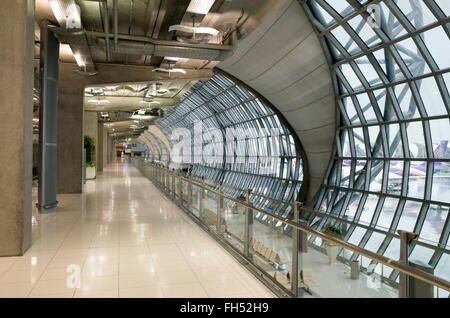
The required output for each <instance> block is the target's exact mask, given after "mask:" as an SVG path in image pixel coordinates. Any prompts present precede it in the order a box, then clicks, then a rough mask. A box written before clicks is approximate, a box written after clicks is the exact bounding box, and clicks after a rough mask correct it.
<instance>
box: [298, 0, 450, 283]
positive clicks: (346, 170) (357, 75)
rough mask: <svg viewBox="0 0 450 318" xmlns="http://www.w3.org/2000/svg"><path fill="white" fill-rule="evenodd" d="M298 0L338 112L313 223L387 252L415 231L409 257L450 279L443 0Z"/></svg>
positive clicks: (391, 275)
mask: <svg viewBox="0 0 450 318" xmlns="http://www.w3.org/2000/svg"><path fill="white" fill-rule="evenodd" d="M301 3H302V4H303V7H304V9H305V11H306V13H307V14H308V16H309V18H310V19H311V21H312V23H313V24H314V25H315V27H316V30H317V33H318V35H319V37H320V40H321V42H322V45H323V47H324V50H325V53H326V54H327V56H328V59H329V63H330V67H331V70H332V76H333V80H334V85H335V90H336V92H335V93H336V96H337V109H338V110H337V113H338V114H337V115H338V118H339V122H338V123H339V126H338V129H337V132H336V141H335V150H334V151H335V157H334V159H333V160H332V161H331V163H330V166H329V169H328V173H327V176H326V178H325V181H324V185H323V187H322V190H321V192H320V195H319V196H318V198H317V205H316V207H315V208H316V210H319V212H313V213H311V215H309V222H310V224H311V225H312V226H313V227H314V228H317V229H319V230H323V229H325V228H327V227H328V226H330V225H334V226H337V227H340V228H341V229H342V230H343V232H344V237H345V239H346V240H347V241H348V242H350V243H352V244H356V245H359V246H360V247H363V248H365V249H367V250H370V251H373V252H376V253H378V254H381V255H384V256H387V257H390V258H397V257H398V253H399V238H398V236H397V235H396V231H397V230H399V229H402V230H407V231H412V232H415V233H419V234H420V236H419V242H418V243H417V244H416V245H415V246H414V248H413V250H412V253H411V255H410V258H413V259H418V260H420V261H422V262H423V263H426V264H429V265H430V266H432V267H434V269H435V274H436V275H437V276H440V277H442V278H444V279H446V280H450V270H449V269H450V255H449V248H450V242H449V232H450V221H449V206H450V195H449V194H450V191H449V190H450V151H448V150H447V144H448V141H449V140H450V125H449V113H450V98H449V92H448V89H447V87H448V86H449V84H450V83H449V81H450V74H449V71H450V69H449V66H450V59H449V57H448V56H449V55H448V54H449V53H448V52H450V41H449V34H450V31H449V28H450V24H449V17H448V14H449V12H450V2H449V1H447V0H400V1H397V0H383V1H380V0H377V1H369V0H365V1H364V0H346V1H343V0H308V1H302V2H301ZM311 241H313V242H314V243H315V244H317V245H321V244H323V242H321V240H320V239H317V240H316V239H315V238H312V237H311ZM340 256H341V257H343V258H344V259H347V260H352V259H355V258H357V257H358V255H357V254H355V253H348V255H347V254H345V255H344V254H343V252H341V255H340ZM369 264H370V261H369V259H366V258H364V257H363V258H362V265H363V266H364V267H366V268H368V267H369ZM372 265H373V266H370V267H372V268H373V267H374V266H375V265H376V264H372ZM380 268H381V266H376V267H375V271H376V272H378V273H379V274H383V276H385V277H386V278H387V279H389V280H391V281H398V272H397V271H393V270H387V271H384V272H383V273H381V269H380Z"/></svg>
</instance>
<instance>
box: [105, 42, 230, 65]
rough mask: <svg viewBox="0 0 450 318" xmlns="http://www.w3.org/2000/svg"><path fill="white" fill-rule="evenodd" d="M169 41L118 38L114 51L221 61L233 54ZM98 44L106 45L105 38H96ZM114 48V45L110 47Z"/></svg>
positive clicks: (218, 49)
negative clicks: (152, 41) (163, 42)
mask: <svg viewBox="0 0 450 318" xmlns="http://www.w3.org/2000/svg"><path fill="white" fill-rule="evenodd" d="M165 42H169V43H170V44H169V45H168V44H156V43H150V42H149V43H146V42H139V41H129V40H119V41H118V45H117V50H114V52H115V53H121V54H136V55H148V56H172V57H178V58H187V59H199V60H208V61H223V60H225V59H227V58H228V57H230V56H231V55H232V54H233V50H230V49H221V48H211V47H195V46H193V45H190V46H185V45H184V46H183V45H180V43H179V42H171V41H165ZM98 44H99V45H100V46H104V45H106V43H105V39H98ZM111 49H114V47H111Z"/></svg>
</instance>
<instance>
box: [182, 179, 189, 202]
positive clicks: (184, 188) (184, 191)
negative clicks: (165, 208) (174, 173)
mask: <svg viewBox="0 0 450 318" xmlns="http://www.w3.org/2000/svg"><path fill="white" fill-rule="evenodd" d="M189 190H190V187H189V181H185V180H181V193H182V197H183V201H182V204H183V206H184V207H186V208H189Z"/></svg>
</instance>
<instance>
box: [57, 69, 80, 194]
mask: <svg viewBox="0 0 450 318" xmlns="http://www.w3.org/2000/svg"><path fill="white" fill-rule="evenodd" d="M75 69H76V67H74V66H73V65H70V64H64V63H60V65H59V84H58V193H81V192H82V190H83V149H84V140H83V111H84V110H83V94H84V80H85V79H84V78H83V77H82V76H80V75H78V74H77V73H75V72H74V70H75Z"/></svg>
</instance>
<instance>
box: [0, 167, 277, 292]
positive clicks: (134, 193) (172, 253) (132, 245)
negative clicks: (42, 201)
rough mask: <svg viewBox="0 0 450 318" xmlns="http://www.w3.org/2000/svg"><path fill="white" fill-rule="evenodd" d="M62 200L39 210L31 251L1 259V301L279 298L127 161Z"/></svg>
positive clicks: (35, 215)
mask: <svg viewBox="0 0 450 318" xmlns="http://www.w3.org/2000/svg"><path fill="white" fill-rule="evenodd" d="M58 200H59V206H58V210H57V212H56V213H54V214H48V215H39V214H38V213H37V211H34V212H33V240H34V242H33V245H32V247H31V248H30V249H29V250H28V251H27V253H26V254H25V255H24V256H21V257H4V258H0V297H251V298H256V297H257V298H259V297H274V295H273V294H272V293H271V292H270V291H269V290H268V289H267V288H266V287H265V286H263V285H262V284H261V283H260V282H259V281H258V280H257V279H256V278H254V277H253V276H252V275H251V274H250V273H249V272H248V271H247V270H246V269H245V268H244V267H242V266H241V265H240V264H239V263H238V262H237V261H236V260H235V259H234V258H233V257H232V256H230V255H229V254H228V253H227V252H226V251H225V250H224V249H223V248H222V247H221V246H220V245H218V244H217V243H216V242H215V241H214V240H213V239H212V238H211V237H210V236H208V234H206V233H205V232H203V231H202V230H201V229H199V228H198V227H197V225H196V224H195V223H193V222H192V221H191V220H190V219H189V218H188V217H187V216H186V215H185V214H184V212H182V211H181V210H179V209H178V208H177V207H176V206H175V204H173V203H172V202H170V201H168V200H167V199H165V198H164V197H163V196H162V195H161V194H160V193H159V192H158V190H157V189H156V188H155V187H154V186H153V185H152V184H151V183H150V181H148V180H147V179H146V178H145V177H143V176H142V175H140V173H139V172H138V171H137V170H136V169H135V168H133V167H131V166H128V164H127V163H118V164H114V165H111V166H110V167H109V168H108V169H105V171H104V172H103V173H102V174H100V175H99V176H98V178H97V179H96V181H88V182H87V184H86V191H85V193H84V194H75V195H59V196H58ZM70 265H72V267H74V268H75V272H68V271H67V270H68V266H70ZM77 270H78V271H79V276H80V277H81V279H80V285H79V286H76V285H74V284H72V285H70V283H74V282H76V281H75V280H73V279H72V277H73V276H74V275H75V274H76V272H77ZM68 283H69V284H68Z"/></svg>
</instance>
